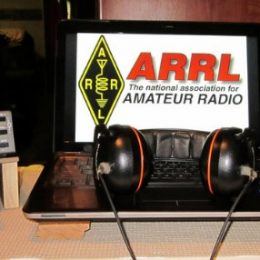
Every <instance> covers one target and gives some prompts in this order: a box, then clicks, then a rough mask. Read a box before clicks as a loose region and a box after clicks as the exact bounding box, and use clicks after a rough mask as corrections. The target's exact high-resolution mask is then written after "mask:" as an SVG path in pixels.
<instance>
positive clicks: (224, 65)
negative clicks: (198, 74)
mask: <svg viewBox="0 0 260 260" xmlns="http://www.w3.org/2000/svg"><path fill="white" fill-rule="evenodd" d="M230 65H231V55H230V54H222V55H221V59H220V65H219V72H218V80H219V81H239V79H240V74H230V73H229V70H230Z"/></svg>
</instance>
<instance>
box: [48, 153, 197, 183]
mask: <svg viewBox="0 0 260 260" xmlns="http://www.w3.org/2000/svg"><path fill="white" fill-rule="evenodd" d="M48 184H50V185H51V186H55V187H72V186H73V187H83V186H94V185H95V182H94V177H93V157H92V156H90V155H88V154H85V153H68V154H66V153H64V154H61V155H58V156H57V160H56V162H55V164H54V167H53V171H52V174H51V178H50V179H49V180H48ZM198 185H199V186H201V177H200V172H199V162H198V161H197V160H179V159H178V160H174V159H161V158H155V159H154V161H153V171H152V174H151V176H150V180H149V183H148V186H150V187H153V186H156V187H172V186H173V187H176V186H178V187H181V186H193V187H194V186H198Z"/></svg>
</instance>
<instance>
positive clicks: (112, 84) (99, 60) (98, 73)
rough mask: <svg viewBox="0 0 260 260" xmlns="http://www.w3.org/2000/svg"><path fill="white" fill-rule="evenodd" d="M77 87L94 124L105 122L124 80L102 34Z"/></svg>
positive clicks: (118, 95)
mask: <svg viewBox="0 0 260 260" xmlns="http://www.w3.org/2000/svg"><path fill="white" fill-rule="evenodd" d="M79 87H80V89H81V92H82V95H83V97H84V99H85V101H86V103H87V106H88V109H89V111H90V113H91V115H92V118H93V120H94V122H95V124H96V125H98V124H106V123H107V122H108V120H109V118H110V116H111V114H112V112H113V110H114V107H115V105H116V103H117V101H118V99H119V97H120V94H121V92H122V90H123V88H124V81H123V78H122V76H121V74H120V71H119V69H118V67H117V65H116V62H115V60H114V58H113V56H112V53H111V52H110V50H109V47H108V45H107V43H106V40H105V38H104V36H101V37H100V38H99V40H98V43H97V45H96V47H95V49H94V51H93V53H92V55H91V57H90V59H89V61H88V63H87V66H86V68H85V69H84V71H83V74H82V76H81V78H80V81H79Z"/></svg>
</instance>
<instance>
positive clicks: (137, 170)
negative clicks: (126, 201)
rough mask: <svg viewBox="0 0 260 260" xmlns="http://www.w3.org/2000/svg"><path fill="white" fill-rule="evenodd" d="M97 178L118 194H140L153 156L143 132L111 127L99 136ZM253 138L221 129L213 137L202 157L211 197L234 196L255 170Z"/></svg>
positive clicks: (231, 130)
mask: <svg viewBox="0 0 260 260" xmlns="http://www.w3.org/2000/svg"><path fill="white" fill-rule="evenodd" d="M95 135H96V138H95V140H96V143H97V146H96V151H95V175H96V179H97V180H98V179H99V176H100V174H102V176H104V178H105V179H106V182H107V185H108V186H109V188H110V190H112V191H113V192H115V193H131V192H138V191H139V190H140V189H141V187H143V186H144V185H145V183H146V182H147V180H148V178H149V173H150V172H151V171H152V152H151V151H150V149H149V146H148V145H147V143H146V141H145V139H144V136H143V135H142V133H141V132H140V131H138V130H137V129H135V128H133V127H131V126H122V125H112V126H110V127H109V128H106V127H105V126H103V127H102V130H101V131H97V132H96V134H95ZM254 150H255V149H254V137H253V132H252V131H251V130H249V129H245V130H244V131H243V130H242V129H239V128H220V129H217V130H215V131H213V132H212V133H210V134H209V135H208V137H207V139H206V142H205V144H204V146H203V149H202V153H201V161H200V170H201V177H202V181H203V183H204V185H205V187H206V189H207V190H208V192H209V193H210V194H211V195H214V196H233V195H235V194H237V193H239V191H240V190H241V189H242V188H243V186H244V185H245V183H246V182H247V181H248V180H249V178H251V177H253V178H255V177H256V172H255V171H254V170H253V169H254V164H255V155H254Z"/></svg>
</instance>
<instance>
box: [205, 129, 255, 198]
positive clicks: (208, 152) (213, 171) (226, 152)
mask: <svg viewBox="0 0 260 260" xmlns="http://www.w3.org/2000/svg"><path fill="white" fill-rule="evenodd" d="M253 165H254V152H253V147H252V141H251V139H250V138H249V137H248V135H245V134H244V133H243V131H242V130H241V129H239V128H221V129H217V130H215V131H214V132H212V133H211V134H210V135H209V136H208V138H207V140H206V142H205V145H204V147H203V150H202V154H201V175H202V179H203V182H204V184H205V186H206V189H207V190H208V191H209V193H210V194H212V195H221V196H232V195H235V194H237V193H238V192H239V191H241V189H242V188H243V186H244V184H245V183H246V181H247V180H248V177H247V176H244V175H241V166H249V167H253Z"/></svg>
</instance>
